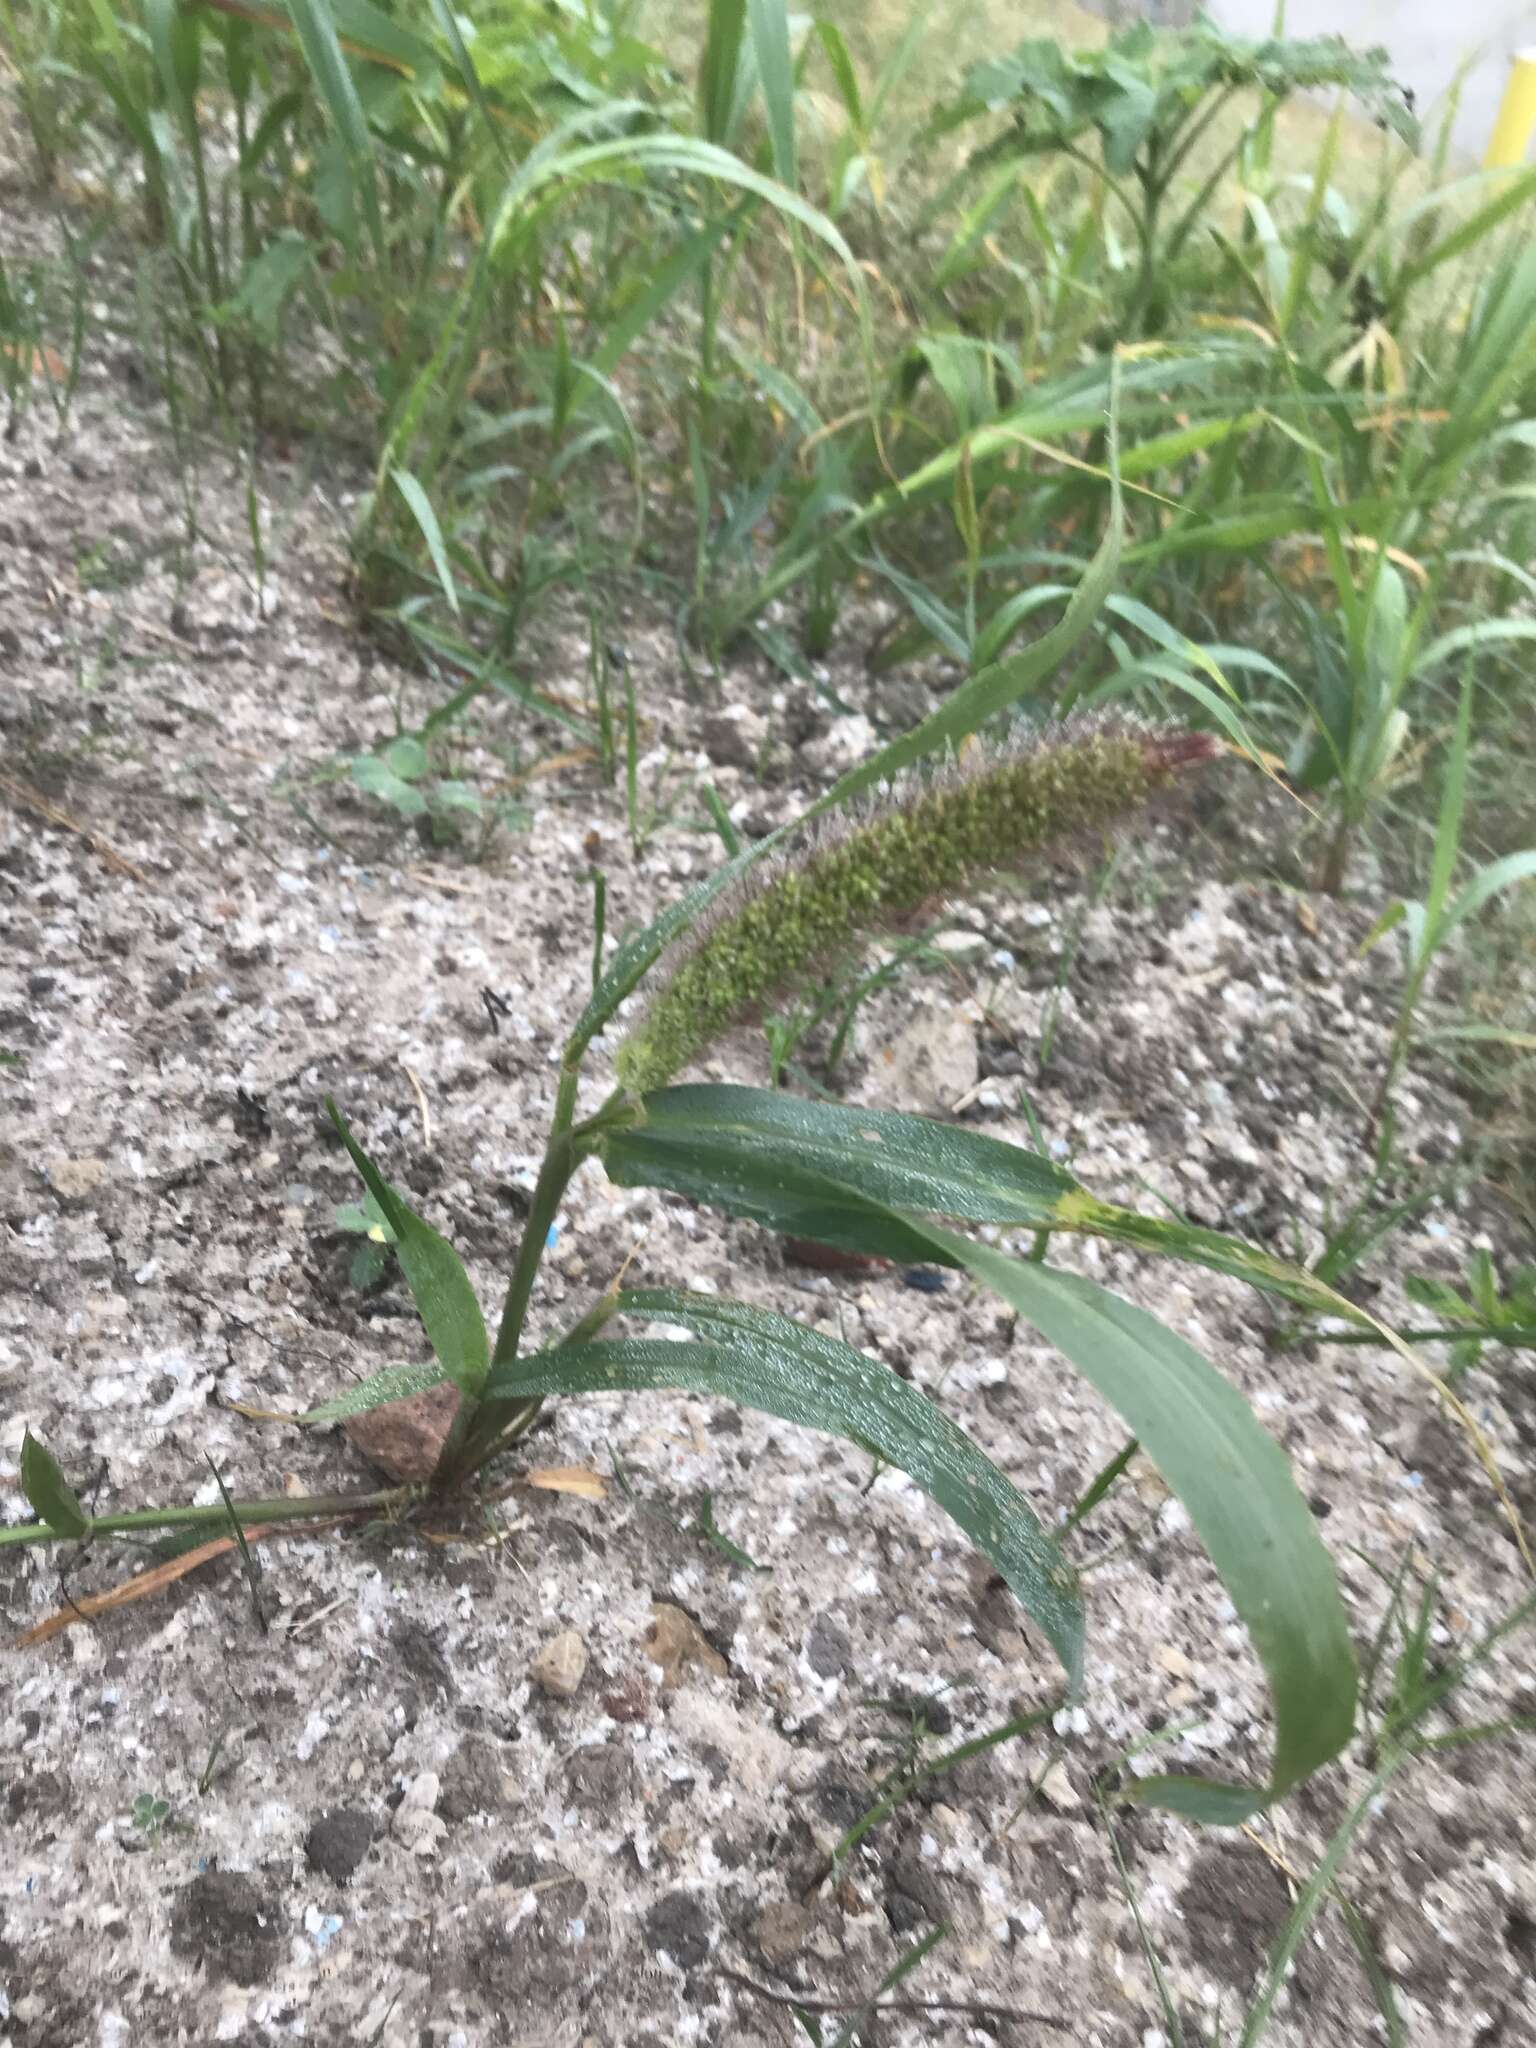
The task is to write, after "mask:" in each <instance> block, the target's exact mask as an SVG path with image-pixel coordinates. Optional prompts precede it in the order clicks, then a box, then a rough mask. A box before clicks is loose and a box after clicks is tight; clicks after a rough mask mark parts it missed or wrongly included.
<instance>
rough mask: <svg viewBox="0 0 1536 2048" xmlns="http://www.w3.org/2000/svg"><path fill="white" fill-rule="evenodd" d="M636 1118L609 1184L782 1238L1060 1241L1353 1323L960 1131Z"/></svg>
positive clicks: (716, 1104)
mask: <svg viewBox="0 0 1536 2048" xmlns="http://www.w3.org/2000/svg"><path fill="white" fill-rule="evenodd" d="M644 1111H645V1116H644V1121H643V1122H641V1123H638V1124H633V1125H630V1126H627V1127H620V1128H615V1129H612V1130H610V1131H607V1132H605V1133H604V1134H603V1136H602V1139H601V1141H600V1155H601V1158H602V1161H603V1166H604V1170H605V1171H606V1172H607V1174H608V1175H609V1177H610V1178H611V1179H612V1180H614V1181H616V1182H617V1183H618V1184H619V1185H620V1186H621V1187H660V1188H666V1189H668V1190H669V1191H670V1192H672V1193H674V1194H679V1195H683V1196H685V1197H687V1198H688V1199H689V1200H691V1201H695V1202H701V1203H705V1204H708V1205H712V1206H713V1207H716V1208H722V1209H726V1210H728V1211H730V1213H731V1214H733V1215H738V1216H747V1217H750V1218H751V1219H752V1220H753V1221H755V1222H757V1223H761V1224H763V1225H764V1226H765V1227H766V1228H768V1229H770V1230H774V1231H777V1232H779V1233H780V1234H781V1235H784V1236H790V1237H809V1238H814V1239H816V1240H817V1241H818V1242H820V1243H824V1244H832V1245H836V1246H838V1247H839V1248H841V1249H843V1250H845V1251H857V1252H873V1253H878V1254H881V1255H883V1256H885V1257H887V1258H905V1259H913V1258H917V1257H921V1256H922V1255H923V1251H922V1245H921V1241H920V1239H919V1237H917V1236H916V1235H915V1234H914V1226H913V1224H912V1223H911V1221H909V1220H908V1218H907V1217H906V1216H905V1215H896V1214H892V1213H891V1212H893V1211H902V1212H906V1211H912V1212H917V1213H921V1214H925V1215H933V1216H952V1217H956V1218H959V1219H960V1220H961V1221H963V1222H967V1223H992V1224H1004V1225H1007V1224H1011V1225H1014V1226H1017V1227H1019V1228H1029V1229H1047V1230H1059V1231H1064V1232H1068V1233H1076V1234H1080V1235H1084V1236H1089V1237H1102V1238H1107V1239H1110V1240H1112V1241H1114V1242H1117V1243H1121V1244H1127V1245H1131V1246H1134V1247H1136V1248H1137V1249H1139V1250H1142V1251H1147V1252H1152V1253H1157V1254H1161V1255H1162V1256H1165V1257H1171V1258H1176V1259H1180V1260H1183V1261H1184V1262H1186V1263H1189V1264H1193V1265H1199V1266H1204V1267H1207V1268H1208V1269H1209V1270H1211V1271H1213V1272H1217V1273H1225V1274H1228V1275H1230V1276H1231V1277H1232V1278H1234V1279H1239V1280H1246V1281H1247V1282H1248V1283H1249V1284H1250V1285H1252V1286H1254V1287H1257V1288H1259V1289H1261V1290H1262V1291H1263V1292H1265V1293H1268V1294H1275V1295H1278V1296H1280V1297H1281V1298H1282V1299H1284V1300H1287V1301H1294V1302H1296V1303H1298V1304H1300V1305H1301V1306H1304V1307H1308V1308H1314V1309H1318V1310H1320V1311H1321V1312H1323V1313H1326V1314H1330V1315H1340V1314H1342V1315H1346V1316H1353V1315H1354V1313H1355V1312H1354V1311H1352V1310H1351V1308H1350V1305H1349V1303H1348V1302H1346V1301H1344V1299H1343V1298H1342V1296H1339V1295H1337V1294H1335V1293H1334V1291H1333V1290H1332V1289H1331V1288H1329V1287H1327V1286H1325V1285H1324V1284H1323V1283H1322V1282H1321V1281H1319V1280H1317V1279H1315V1278H1314V1277H1313V1276H1312V1275H1311V1274H1310V1273H1308V1272H1306V1271H1305V1270H1304V1269H1303V1268H1302V1267H1300V1266H1294V1265H1292V1264H1290V1263H1289V1262H1288V1261H1287V1260H1284V1259H1278V1258H1276V1257H1274V1255H1273V1254H1272V1253H1270V1252H1266V1251H1263V1250H1261V1249H1260V1248H1259V1247H1258V1246H1256V1245H1250V1244H1247V1243H1245V1242H1244V1241H1243V1240H1242V1239H1241V1238H1238V1237H1231V1236H1228V1235H1226V1234H1225V1233H1224V1232H1222V1231H1216V1230H1205V1229H1202V1228H1200V1227H1199V1226H1197V1225H1194V1224H1188V1223H1184V1222H1182V1221H1180V1220H1179V1219H1177V1218H1163V1217H1156V1216H1143V1215H1141V1214H1140V1213H1139V1212H1138V1211H1136V1210H1134V1209H1125V1208H1122V1207H1120V1206H1119V1205H1118V1204H1116V1203H1113V1202H1104V1201H1101V1200H1099V1198H1098V1197H1097V1196H1096V1195H1094V1194H1092V1193H1090V1191H1089V1190H1088V1189H1087V1188H1086V1187H1084V1186H1083V1184H1082V1182H1081V1181H1080V1180H1078V1179H1077V1178H1076V1177H1075V1176H1074V1175H1073V1174H1070V1173H1068V1172H1066V1171H1065V1170H1064V1169H1063V1168H1061V1167H1059V1166H1056V1165H1054V1164H1053V1163H1052V1162H1051V1161H1050V1160H1048V1159H1044V1158H1042V1157H1041V1156H1040V1154H1039V1153H1038V1152H1027V1151H1025V1150H1024V1148H1023V1147H1022V1146H1018V1145H1009V1144H1005V1143H1003V1142H1002V1140H1000V1139H997V1138H989V1137H987V1136H985V1135H984V1134H983V1133H982V1132H980V1131H976V1130H972V1129H970V1128H969V1127H968V1126H965V1125H960V1124H948V1123H939V1122H937V1121H935V1120H934V1119H932V1118H928V1117H919V1116H911V1115H908V1114H907V1113H906V1112H904V1111H900V1110H883V1109H865V1108H857V1107H854V1106H852V1105H850V1104H847V1103H841V1102H815V1101H808V1100H805V1099H803V1098H802V1097H799V1096H795V1095H789V1094H786V1093H784V1092H783V1091H782V1090H778V1089H769V1088H746V1087H740V1086H735V1085H727V1084H709V1083H705V1084H698V1085H686V1086H683V1087H677V1088H663V1089H658V1090H657V1091H656V1092H655V1093H654V1094H651V1095H647V1096H646V1097H645V1098H644ZM1362 1320H1366V1319H1364V1318H1362Z"/></svg>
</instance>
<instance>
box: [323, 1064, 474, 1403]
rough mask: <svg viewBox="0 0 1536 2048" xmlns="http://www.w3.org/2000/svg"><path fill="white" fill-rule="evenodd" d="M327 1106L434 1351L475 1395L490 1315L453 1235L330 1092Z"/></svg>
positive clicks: (455, 1379)
mask: <svg viewBox="0 0 1536 2048" xmlns="http://www.w3.org/2000/svg"><path fill="white" fill-rule="evenodd" d="M325 1106H326V1109H327V1111H328V1112H329V1115H330V1119H331V1122H332V1123H333V1124H334V1125H335V1126H336V1129H337V1131H338V1132H339V1133H340V1135H341V1142H342V1143H343V1144H344V1145H345V1146H346V1148H347V1151H348V1152H349V1153H350V1154H351V1158H352V1163H353V1165H354V1166H355V1167H356V1168H357V1170H358V1172H359V1173H360V1174H361V1175H362V1177H363V1183H364V1185H365V1186H366V1188H367V1190H368V1192H369V1194H370V1195H372V1197H373V1199H374V1200H375V1201H376V1202H377V1203H378V1205H379V1207H380V1208H381V1209H382V1210H383V1212H384V1215H385V1218H386V1219H387V1221H388V1223H389V1227H390V1229H391V1230H392V1231H393V1232H394V1233H395V1256H396V1257H397V1258H398V1259H399V1261H400V1266H401V1270H402V1271H403V1272H404V1274H405V1278H406V1284H407V1285H408V1286H409V1288H410V1290H411V1297H412V1299H413V1300H414V1301H415V1303H416V1307H417V1310H418V1311H419V1313H420V1315H421V1320H422V1326H423V1328H424V1329H425V1330H426V1333H427V1338H428V1341H429V1342H430V1343H431V1346H432V1350H433V1354H434V1355H435V1357H436V1358H437V1360H438V1362H439V1364H440V1365H441V1366H442V1368H443V1371H444V1372H445V1373H446V1375H447V1376H448V1378H449V1379H451V1380H452V1381H453V1383H454V1385H455V1386H456V1387H457V1388H458V1389H459V1391H460V1392H461V1393H463V1394H466V1395H468V1396H469V1397H470V1398H471V1399H473V1398H474V1397H475V1396H476V1395H478V1394H479V1392H480V1389H481V1387H482V1386H483V1385H484V1384H485V1376H486V1373H487V1371H488V1370H489V1367H490V1358H491V1352H490V1344H489V1341H488V1340H487V1337H486V1333H485V1319H484V1317H483V1316H482V1315H481V1313H480V1304H479V1302H478V1301H476V1299H475V1291H474V1289H473V1288H472V1287H471V1286H470V1284H469V1275H468V1274H467V1273H466V1272H465V1271H464V1267H463V1264H462V1262H461V1261H460V1258H459V1255H458V1253H457V1252H456V1251H455V1250H454V1248H453V1246H452V1245H451V1244H450V1243H449V1242H448V1240H447V1238H445V1237H442V1236H440V1235H439V1234H438V1232H437V1231H435V1230H434V1229H433V1228H432V1226H431V1224H429V1223H425V1222H423V1221H422V1219H421V1217H419V1216H418V1215H417V1214H416V1211H415V1210H414V1209H412V1208H410V1207H408V1206H407V1204H406V1203H404V1202H403V1201H402V1200H401V1199H400V1197H399V1195H397V1194H396V1193H395V1190H394V1189H393V1188H392V1187H391V1186H390V1184H389V1182H388V1181H387V1180H385V1178H384V1176H383V1175H382V1174H381V1173H380V1172H379V1170H378V1168H377V1167H376V1166H375V1165H374V1163H373V1161H372V1160H371V1159H370V1158H369V1157H368V1155H367V1153H366V1152H365V1151H364V1150H363V1148H362V1146H361V1145H359V1144H358V1142H357V1140H356V1139H355V1138H354V1137H353V1135H352V1133H351V1131H350V1130H349V1129H348V1127H347V1121H346V1118H345V1117H344V1116H343V1115H342V1113H341V1111H340V1110H339V1109H338V1108H337V1107H336V1104H335V1103H334V1102H333V1101H332V1099H331V1097H330V1096H329V1095H328V1096H327V1097H326V1098H325ZM367 1405H369V1406H372V1405H373V1404H372V1403H369V1404H367Z"/></svg>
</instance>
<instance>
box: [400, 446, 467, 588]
mask: <svg viewBox="0 0 1536 2048" xmlns="http://www.w3.org/2000/svg"><path fill="white" fill-rule="evenodd" d="M395 482H396V483H397V484H398V485H399V487H400V495H401V497H402V498H404V500H405V502H406V503H407V505H409V506H410V508H411V513H412V516H413V517H414V519H415V521H416V524H417V525H418V526H419V527H420V528H421V533H422V538H423V539H424V540H425V541H426V544H427V553H428V554H429V555H430V556H431V557H432V566H433V568H434V569H435V570H436V571H437V580H438V582H439V583H440V584H441V585H442V587H443V595H444V597H446V598H447V600H448V603H449V606H450V608H451V609H452V611H453V614H454V616H455V617H456V618H457V617H459V616H460V613H459V593H458V587H457V585H456V584H455V583H454V580H453V570H452V567H451V566H450V564H449V561H448V550H447V548H446V547H445V545H444V544H443V529H442V527H441V526H440V525H439V524H438V518H437V514H436V512H435V511H433V509H432V500H431V499H430V498H429V497H428V496H427V494H426V492H425V491H424V490H423V489H422V487H421V485H420V484H419V483H418V482H417V481H416V479H415V477H413V476H412V475H411V472H410V471H409V470H408V469H397V470H396V471H395Z"/></svg>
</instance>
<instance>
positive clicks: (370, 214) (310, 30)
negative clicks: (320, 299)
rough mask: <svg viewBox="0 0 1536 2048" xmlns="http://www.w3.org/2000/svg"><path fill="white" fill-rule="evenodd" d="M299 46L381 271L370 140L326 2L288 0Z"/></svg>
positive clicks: (381, 236)
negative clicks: (342, 153)
mask: <svg viewBox="0 0 1536 2048" xmlns="http://www.w3.org/2000/svg"><path fill="white" fill-rule="evenodd" d="M288 11H289V13H290V14H291V15H292V17H293V25H294V28H295V29H296V30H297V32H298V37H299V43H300V46H301V48H302V49H303V51H304V59H305V62H306V63H307V64H308V65H309V68H310V72H311V73H312V75H313V77H314V81H315V84H316V86H317V87H318V88H319V92H320V97H321V99H322V100H323V101H324V103H325V107H326V111H327V112H328V113H329V115H330V117H331V121H332V123H333V124H334V126H335V129H336V132H337V134H338V135H339V136H340V138H341V144H342V147H343V149H344V150H345V151H346V154H347V162H348V165H349V166H350V169H351V172H352V176H353V178H354V179H355V180H356V182H357V184H358V186H359V188H360V189H361V192H362V197H363V213H364V217H365V218H366V220H367V222H368V232H369V235H370V237H371V239H372V242H373V250H374V255H375V257H376V258H377V259H378V262H379V265H380V267H381V268H382V267H383V264H384V261H385V252H384V222H383V217H382V215H381V214H380V212H379V194H378V187H377V185H376V184H375V182H374V171H373V138H372V136H371V135H370V134H369V132H368V122H367V118H366V116H365V115H364V113H363V105H362V101H361V100H360V99H359V98H358V96H357V87H356V86H355V85H354V84H353V82H352V73H351V72H350V71H349V70H348V69H347V60H346V58H345V57H344V56H343V55H342V52H341V44H340V41H339V40H338V38H337V35H336V22H335V18H334V16H333V14H332V12H331V8H330V4H329V0H288Z"/></svg>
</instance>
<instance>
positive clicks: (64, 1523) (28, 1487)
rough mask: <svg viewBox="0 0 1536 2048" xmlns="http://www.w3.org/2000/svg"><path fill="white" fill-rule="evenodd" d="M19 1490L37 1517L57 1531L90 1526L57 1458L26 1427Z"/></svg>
mask: <svg viewBox="0 0 1536 2048" xmlns="http://www.w3.org/2000/svg"><path fill="white" fill-rule="evenodd" d="M21 1490H22V1492H23V1493H24V1494H25V1495H26V1497H27V1500H28V1503H29V1505H30V1506H31V1508H32V1510H33V1512H34V1513H35V1514H36V1516H37V1518H38V1520H39V1521H40V1522H46V1523H47V1524H48V1526H49V1528H50V1529H52V1530H53V1531H54V1532H55V1533H56V1534H57V1535H60V1536H71V1537H81V1536H84V1535H85V1534H86V1533H87V1532H88V1530H89V1529H90V1526H91V1518H90V1516H89V1515H88V1514H87V1513H86V1512H85V1509H84V1508H83V1507H81V1505H80V1499H79V1496H78V1495H77V1494H76V1492H75V1489H74V1488H73V1487H72V1486H71V1485H70V1483H69V1481H68V1480H67V1479H66V1478H65V1477H64V1474H63V1471H62V1469H61V1468H60V1465H59V1461H58V1459H57V1458H55V1457H54V1455H53V1453H52V1451H50V1450H49V1449H48V1446H47V1445H46V1444H44V1443H40V1442H39V1441H38V1439H37V1438H36V1437H35V1436H34V1435H33V1434H32V1432H31V1430H30V1429H29V1430H26V1431H24V1432H23V1435H22V1439H21Z"/></svg>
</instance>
